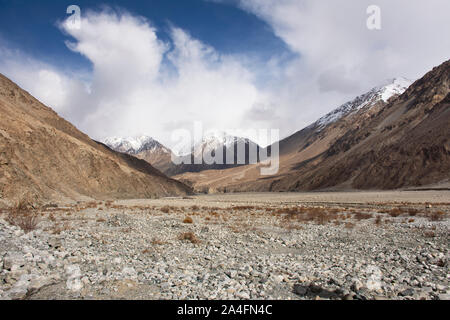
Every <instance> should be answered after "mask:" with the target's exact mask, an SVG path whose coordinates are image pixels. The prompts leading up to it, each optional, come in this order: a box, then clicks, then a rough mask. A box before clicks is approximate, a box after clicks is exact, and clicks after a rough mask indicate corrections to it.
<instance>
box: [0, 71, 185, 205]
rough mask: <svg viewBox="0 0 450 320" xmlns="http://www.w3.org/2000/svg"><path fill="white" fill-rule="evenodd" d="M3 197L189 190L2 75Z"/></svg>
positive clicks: (113, 195)
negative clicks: (107, 143) (96, 138)
mask: <svg viewBox="0 0 450 320" xmlns="http://www.w3.org/2000/svg"><path fill="white" fill-rule="evenodd" d="M0 115H1V116H0V199H1V198H3V199H13V198H17V197H19V196H20V195H21V194H23V193H29V194H32V195H33V196H35V197H36V198H41V199H60V198H72V199H76V198H79V197H81V196H87V197H93V198H148V197H156V196H165V195H181V194H186V193H188V192H190V189H189V188H188V187H187V186H185V185H183V184H182V183H180V182H178V181H175V180H172V179H169V178H167V177H166V176H164V175H163V174H162V173H160V172H159V171H158V170H156V169H154V168H153V167H152V166H150V165H149V164H148V163H147V162H145V161H143V160H139V159H136V158H134V157H132V156H128V155H124V154H120V153H117V152H114V151H112V150H110V149H109V148H107V147H106V146H104V145H102V144H100V143H97V142H95V141H93V140H91V139H90V138H89V137H88V136H87V135H85V134H83V133H82V132H80V131H78V130H77V129H76V128H75V127H74V126H73V125H71V124H70V123H69V122H67V121H65V120H64V119H62V118H61V117H59V116H58V115H57V114H56V113H55V112H54V111H53V110H51V109H50V108H48V107H46V106H44V105H43V104H41V103H40V102H39V101H37V100H36V99H35V98H33V97H32V96H31V95H29V94H28V93H27V92H25V91H24V90H22V89H21V88H19V87H18V86H17V85H15V84H14V83H13V82H11V81H10V80H9V79H7V78H6V77H4V76H2V75H0Z"/></svg>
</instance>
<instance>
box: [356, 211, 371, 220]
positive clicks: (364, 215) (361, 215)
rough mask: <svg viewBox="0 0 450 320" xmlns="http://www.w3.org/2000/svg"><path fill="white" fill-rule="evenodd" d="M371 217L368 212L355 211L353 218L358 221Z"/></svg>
mask: <svg viewBox="0 0 450 320" xmlns="http://www.w3.org/2000/svg"><path fill="white" fill-rule="evenodd" d="M372 217H373V215H371V214H368V213H362V212H357V213H355V219H356V220H358V221H361V220H366V219H371V218H372Z"/></svg>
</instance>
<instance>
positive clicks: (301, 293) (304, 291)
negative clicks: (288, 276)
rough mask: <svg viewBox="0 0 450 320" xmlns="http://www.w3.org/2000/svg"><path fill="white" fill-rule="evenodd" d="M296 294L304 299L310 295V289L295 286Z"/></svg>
mask: <svg viewBox="0 0 450 320" xmlns="http://www.w3.org/2000/svg"><path fill="white" fill-rule="evenodd" d="M294 293H295V294H297V295H299V296H301V297H303V296H305V295H306V294H307V293H308V289H307V288H306V287H305V286H303V285H301V284H294Z"/></svg>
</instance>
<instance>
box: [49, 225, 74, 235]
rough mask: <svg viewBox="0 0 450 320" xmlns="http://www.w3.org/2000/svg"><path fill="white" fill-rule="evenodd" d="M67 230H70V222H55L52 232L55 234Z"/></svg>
mask: <svg viewBox="0 0 450 320" xmlns="http://www.w3.org/2000/svg"><path fill="white" fill-rule="evenodd" d="M67 230H70V226H69V224H68V223H67V222H65V223H64V224H62V225H58V224H55V225H54V226H53V229H52V230H51V232H52V233H53V234H60V233H61V232H63V231H67Z"/></svg>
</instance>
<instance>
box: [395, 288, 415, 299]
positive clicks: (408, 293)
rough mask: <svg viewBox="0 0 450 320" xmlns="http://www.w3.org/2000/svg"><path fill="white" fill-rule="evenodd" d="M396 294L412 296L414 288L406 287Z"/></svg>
mask: <svg viewBox="0 0 450 320" xmlns="http://www.w3.org/2000/svg"><path fill="white" fill-rule="evenodd" d="M398 295H399V296H401V297H412V296H413V295H414V290H413V289H411V288H408V289H406V290H403V291H402V292H400V293H399V294H398Z"/></svg>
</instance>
